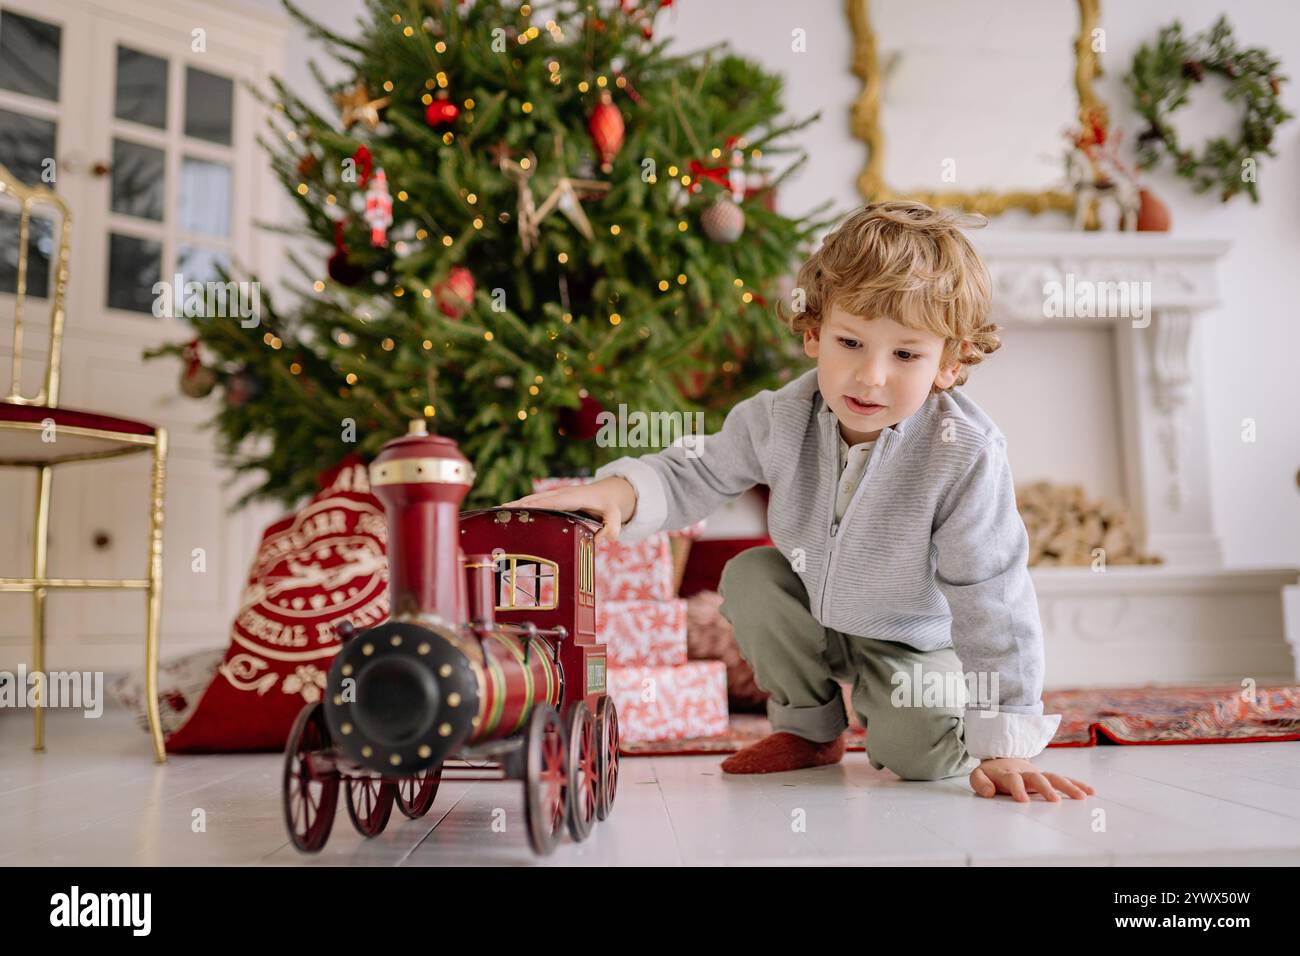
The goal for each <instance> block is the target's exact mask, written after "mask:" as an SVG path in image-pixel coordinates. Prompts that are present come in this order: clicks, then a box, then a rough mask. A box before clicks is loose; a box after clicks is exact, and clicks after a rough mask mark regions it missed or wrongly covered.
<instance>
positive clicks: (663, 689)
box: [608, 661, 730, 742]
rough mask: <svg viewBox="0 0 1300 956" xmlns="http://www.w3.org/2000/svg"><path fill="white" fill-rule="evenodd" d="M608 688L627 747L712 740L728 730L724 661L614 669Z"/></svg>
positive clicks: (609, 675) (609, 677)
mask: <svg viewBox="0 0 1300 956" xmlns="http://www.w3.org/2000/svg"><path fill="white" fill-rule="evenodd" d="M608 683H609V695H610V696H611V697H612V698H613V699H614V705H615V706H616V707H617V708H618V723H619V729H620V732H621V734H622V737H623V739H624V740H625V741H628V742H633V741H652V740H681V739H684V738H687V737H712V736H716V735H718V734H725V733H727V732H728V731H729V729H730V725H729V723H728V721H727V667H726V665H725V664H723V663H722V661H691V662H689V663H687V664H680V665H678V666H676V667H611V668H609V671H608Z"/></svg>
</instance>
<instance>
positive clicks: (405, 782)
mask: <svg viewBox="0 0 1300 956" xmlns="http://www.w3.org/2000/svg"><path fill="white" fill-rule="evenodd" d="M441 782H442V764H441V763H440V764H438V765H437V766H434V767H430V768H429V769H427V770H422V771H420V772H419V773H418V774H416V775H415V776H413V777H405V778H403V779H402V780H401V781H399V782H398V784H397V809H399V810H401V811H402V813H403V814H404V815H405V816H408V817H410V818H411V819H412V820H417V819H419V818H420V817H422V816H424V815H425V814H426V813H428V812H429V810H430V809H431V808H432V807H433V798H434V797H436V796H437V795H438V784H439V783H441Z"/></svg>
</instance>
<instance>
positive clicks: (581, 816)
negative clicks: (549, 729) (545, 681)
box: [568, 701, 600, 842]
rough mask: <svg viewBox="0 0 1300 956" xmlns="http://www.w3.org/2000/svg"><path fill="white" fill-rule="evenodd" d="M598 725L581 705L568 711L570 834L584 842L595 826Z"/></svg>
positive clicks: (583, 705)
mask: <svg viewBox="0 0 1300 956" xmlns="http://www.w3.org/2000/svg"><path fill="white" fill-rule="evenodd" d="M596 751H597V743H596V721H595V718H593V717H592V716H591V708H590V707H588V706H587V705H586V703H585V702H583V701H578V702H577V703H576V704H574V705H573V707H572V708H571V709H570V711H569V787H568V789H569V833H571V834H572V835H573V839H575V840H577V841H579V842H581V841H582V840H585V839H587V837H588V836H590V835H591V828H592V827H593V826H595V824H596V804H597V803H598V802H599V797H598V796H597V794H598V792H599V791H600V774H599V773H598V772H597V768H596Z"/></svg>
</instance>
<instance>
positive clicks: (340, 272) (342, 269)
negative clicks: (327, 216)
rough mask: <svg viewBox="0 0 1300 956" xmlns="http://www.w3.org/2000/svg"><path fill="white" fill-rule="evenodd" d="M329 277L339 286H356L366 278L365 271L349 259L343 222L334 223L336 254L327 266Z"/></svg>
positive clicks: (331, 257)
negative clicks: (344, 240) (344, 241)
mask: <svg viewBox="0 0 1300 956" xmlns="http://www.w3.org/2000/svg"><path fill="white" fill-rule="evenodd" d="M327 269H328V271H329V277H330V278H331V279H333V280H334V281H335V282H337V283H338V284H339V285H345V286H349V287H351V286H354V285H356V284H357V283H358V282H360V281H361V280H362V279H363V278H365V270H364V269H362V268H361V267H360V266H358V265H356V264H355V263H353V262H352V261H351V260H350V259H348V247H347V246H345V245H344V244H343V222H342V220H338V221H336V222H335V223H334V254H333V255H332V256H330V258H329V265H328V266H327Z"/></svg>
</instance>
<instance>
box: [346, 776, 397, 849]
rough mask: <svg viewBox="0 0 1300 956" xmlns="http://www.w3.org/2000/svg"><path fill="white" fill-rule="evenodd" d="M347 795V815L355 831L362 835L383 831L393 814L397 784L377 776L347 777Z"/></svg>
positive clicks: (371, 835)
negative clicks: (386, 781)
mask: <svg viewBox="0 0 1300 956" xmlns="http://www.w3.org/2000/svg"><path fill="white" fill-rule="evenodd" d="M347 796H348V816H350V817H351V818H352V825H353V826H354V827H356V828H357V832H358V833H360V834H361V835H362V836H363V837H376V836H379V834H381V833H383V832H384V827H386V826H388V818H389V817H390V816H392V815H393V800H394V798H395V797H396V796H397V784H395V783H385V782H384V781H383V780H381V779H380V778H379V777H349V778H348V790H347Z"/></svg>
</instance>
